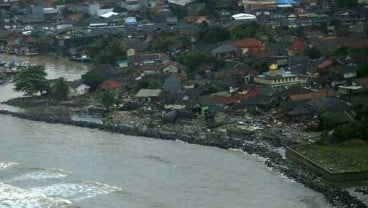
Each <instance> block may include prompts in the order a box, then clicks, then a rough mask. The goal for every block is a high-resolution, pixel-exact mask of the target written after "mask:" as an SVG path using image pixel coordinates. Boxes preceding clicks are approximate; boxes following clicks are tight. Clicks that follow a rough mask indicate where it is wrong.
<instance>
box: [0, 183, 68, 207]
mask: <svg viewBox="0 0 368 208" xmlns="http://www.w3.org/2000/svg"><path fill="white" fill-rule="evenodd" d="M70 204H71V202H70V201H69V200H66V199H58V198H51V197H47V196H45V195H44V194H40V193H32V192H30V191H28V190H26V189H22V188H19V187H15V186H12V185H8V184H4V183H1V182H0V207H2V208H20V207H22V208H43V207H47V208H60V207H67V206H68V205H70Z"/></svg>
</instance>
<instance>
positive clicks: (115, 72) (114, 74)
mask: <svg viewBox="0 0 368 208" xmlns="http://www.w3.org/2000/svg"><path fill="white" fill-rule="evenodd" d="M90 72H94V73H95V74H98V75H100V76H102V77H103V78H104V79H116V78H118V77H121V70H119V69H117V68H115V67H113V66H111V65H108V64H101V65H97V66H92V69H91V71H90Z"/></svg>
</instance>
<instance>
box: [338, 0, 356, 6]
mask: <svg viewBox="0 0 368 208" xmlns="http://www.w3.org/2000/svg"><path fill="white" fill-rule="evenodd" d="M336 3H337V5H338V6H339V7H340V8H356V7H357V6H358V0H337V1H336Z"/></svg>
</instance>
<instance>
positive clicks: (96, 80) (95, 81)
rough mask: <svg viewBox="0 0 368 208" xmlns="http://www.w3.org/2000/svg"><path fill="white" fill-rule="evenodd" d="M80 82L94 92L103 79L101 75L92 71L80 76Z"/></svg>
mask: <svg viewBox="0 0 368 208" xmlns="http://www.w3.org/2000/svg"><path fill="white" fill-rule="evenodd" d="M82 80H83V83H84V84H86V85H88V86H89V87H90V89H91V90H92V91H93V90H96V89H97V87H98V85H100V84H101V83H102V82H103V81H104V80H105V79H104V77H103V76H102V75H101V74H99V73H98V72H96V71H93V70H92V71H89V72H87V73H85V74H84V75H82Z"/></svg>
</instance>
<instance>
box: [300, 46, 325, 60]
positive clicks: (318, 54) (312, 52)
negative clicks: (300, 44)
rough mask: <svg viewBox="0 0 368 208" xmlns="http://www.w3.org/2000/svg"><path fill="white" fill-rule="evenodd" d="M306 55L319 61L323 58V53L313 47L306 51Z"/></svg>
mask: <svg viewBox="0 0 368 208" xmlns="http://www.w3.org/2000/svg"><path fill="white" fill-rule="evenodd" d="M304 55H306V56H308V57H309V58H310V59H318V58H320V57H321V56H322V53H321V51H319V50H317V49H315V48H313V47H311V48H306V49H305V50H304Z"/></svg>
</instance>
